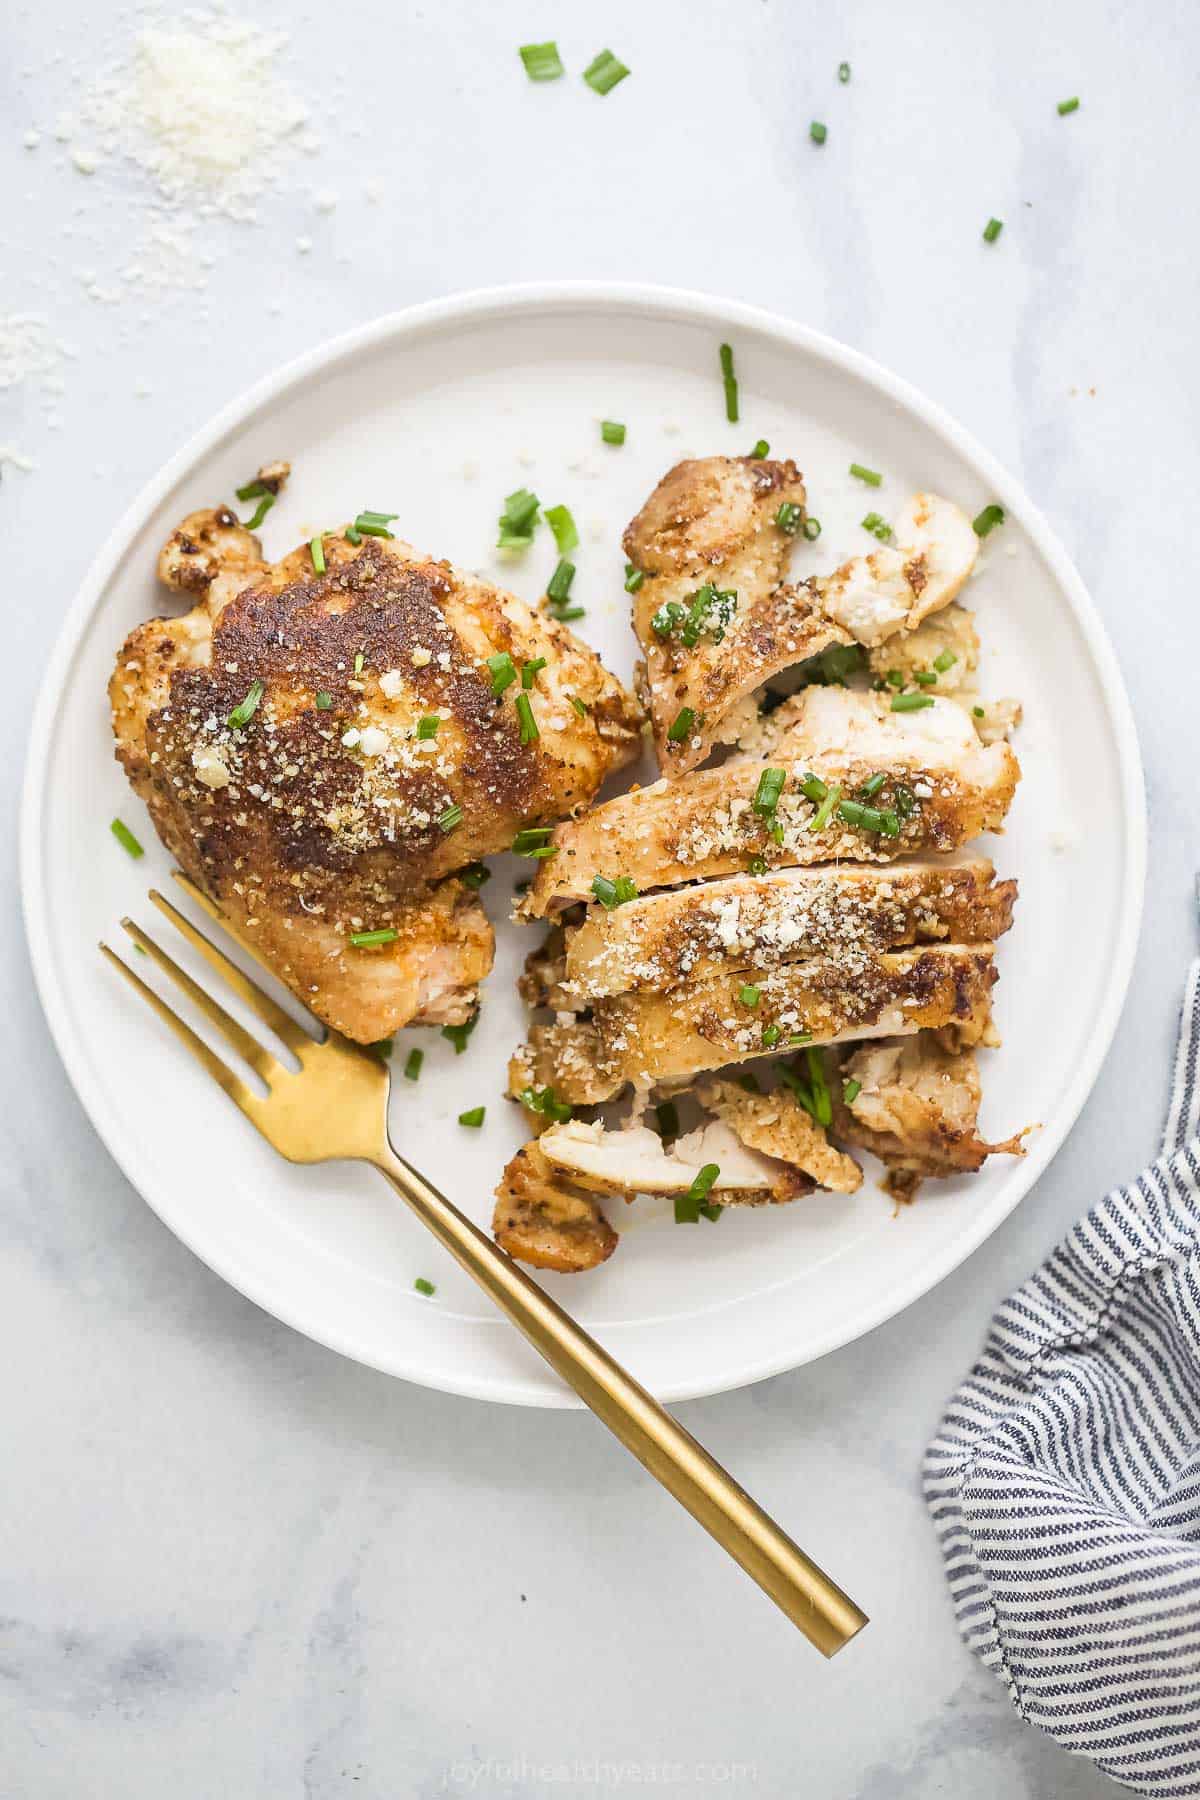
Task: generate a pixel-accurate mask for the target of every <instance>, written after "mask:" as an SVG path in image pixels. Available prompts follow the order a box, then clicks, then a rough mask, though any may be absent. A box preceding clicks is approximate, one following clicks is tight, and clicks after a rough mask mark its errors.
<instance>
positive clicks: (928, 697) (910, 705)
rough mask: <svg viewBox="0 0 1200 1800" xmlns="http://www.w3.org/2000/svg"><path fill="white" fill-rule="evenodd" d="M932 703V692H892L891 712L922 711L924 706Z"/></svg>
mask: <svg viewBox="0 0 1200 1800" xmlns="http://www.w3.org/2000/svg"><path fill="white" fill-rule="evenodd" d="M932 705H933V695H932V694H893V695H892V711H893V712H922V711H923V710H924V709H925V707H927V706H932Z"/></svg>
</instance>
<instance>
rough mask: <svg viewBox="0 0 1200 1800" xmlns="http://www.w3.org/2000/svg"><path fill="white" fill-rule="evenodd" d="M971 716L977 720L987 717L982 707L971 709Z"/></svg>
mask: <svg viewBox="0 0 1200 1800" xmlns="http://www.w3.org/2000/svg"><path fill="white" fill-rule="evenodd" d="M971 716H972V718H975V719H982V718H984V717H985V716H986V715H985V713H984V710H983V708H982V706H973V707H972V708H971Z"/></svg>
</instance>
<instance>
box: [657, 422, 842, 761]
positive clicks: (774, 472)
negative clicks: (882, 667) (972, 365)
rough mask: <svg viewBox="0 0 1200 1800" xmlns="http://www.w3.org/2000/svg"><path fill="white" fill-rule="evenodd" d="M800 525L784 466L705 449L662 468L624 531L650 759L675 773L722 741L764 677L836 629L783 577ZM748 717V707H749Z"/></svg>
mask: <svg viewBox="0 0 1200 1800" xmlns="http://www.w3.org/2000/svg"><path fill="white" fill-rule="evenodd" d="M803 522H804V484H803V481H802V480H801V477H800V474H799V471H798V470H797V468H796V465H795V463H792V462H770V461H767V460H766V459H762V460H759V459H756V458H755V457H752V456H707V457H703V458H701V459H699V460H697V461H694V462H682V463H679V464H677V465H676V467H675V468H673V469H672V470H670V472H669V473H668V474H666V475H664V476H663V479H662V480H661V481H660V482H659V484H658V486H657V487H656V488H655V490H654V492H653V493H652V494H651V496H650V498H649V500H647V502H646V504H645V506H643V508H642V510H641V511H640V512H639V513H638V515H637V517H636V518H635V519H633V520H632V522H631V523H630V524H629V526H628V527H627V528H626V531H625V540H624V542H625V553H626V555H627V556H628V558H629V560H630V562H631V564H632V565H633V568H634V569H635V570H636V571H637V573H638V574H640V575H641V576H642V577H643V580H642V582H641V584H640V585H639V586H638V588H637V591H636V595H635V598H634V602H633V623H634V631H635V632H636V634H637V639H638V642H639V644H640V645H641V648H642V652H643V654H644V656H645V659H646V662H645V690H646V699H647V702H648V707H649V711H650V716H651V720H652V722H653V726H654V745H655V751H656V753H657V756H658V764H659V767H660V768H661V769H662V770H663V771H664V772H665V773H667V774H669V775H678V774H682V773H683V772H684V771H685V770H687V769H691V768H694V767H695V765H696V764H697V763H700V762H703V760H704V758H705V757H706V756H707V755H708V753H709V751H710V750H711V749H712V748H713V746H714V745H715V744H721V743H729V742H731V741H732V740H734V739H735V738H736V737H737V735H738V732H739V729H740V728H741V726H742V725H743V724H744V723H745V722H746V716H745V707H744V704H743V703H744V702H747V701H750V700H751V697H752V696H753V694H754V693H755V690H756V689H758V688H759V687H761V686H762V684H763V683H764V682H765V681H767V680H768V679H769V678H770V677H771V676H772V675H775V674H777V673H778V672H779V671H780V670H782V669H787V668H791V667H792V666H793V665H794V664H796V663H800V662H804V661H806V660H807V659H808V658H809V657H812V656H815V655H816V654H817V653H818V652H819V651H821V650H824V649H826V648H827V647H828V646H829V645H832V644H847V643H849V642H850V639H849V636H848V634H847V633H846V632H845V631H844V630H842V629H841V627H840V626H838V625H837V624H836V623H835V622H834V621H833V620H831V619H830V618H829V617H828V616H826V614H825V612H824V611H823V610H822V608H821V606H820V604H819V603H818V601H817V600H816V599H815V598H814V596H813V594H811V593H810V592H809V591H808V590H807V589H806V588H803V587H787V586H784V585H783V581H784V574H785V572H786V569H787V562H788V556H789V553H790V551H791V547H792V544H793V543H794V541H795V536H796V533H797V531H798V530H799V529H800V528H801V526H802V525H803ZM750 716H751V717H752V716H753V713H752V712H751V714H750Z"/></svg>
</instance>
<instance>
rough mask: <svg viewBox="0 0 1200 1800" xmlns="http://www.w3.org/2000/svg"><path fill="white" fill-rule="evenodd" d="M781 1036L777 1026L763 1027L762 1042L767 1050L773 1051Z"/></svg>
mask: <svg viewBox="0 0 1200 1800" xmlns="http://www.w3.org/2000/svg"><path fill="white" fill-rule="evenodd" d="M782 1036H783V1033H782V1031H780V1029H779V1027H778V1025H764V1026H763V1034H762V1041H763V1043H764V1044H765V1045H766V1047H767V1049H768V1050H771V1049H773V1048H774V1046H775V1045H776V1044H777V1043H778V1042H779V1040H780V1038H781V1037H782Z"/></svg>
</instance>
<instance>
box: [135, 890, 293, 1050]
mask: <svg viewBox="0 0 1200 1800" xmlns="http://www.w3.org/2000/svg"><path fill="white" fill-rule="evenodd" d="M174 875H175V879H176V881H177V882H178V883H179V885H180V887H181V888H182V889H183V890H184V892H185V893H186V894H188V895H189V896H190V897H191V898H192V899H193V900H195V902H196V904H197V905H198V906H201V907H203V909H204V911H205V912H206V913H207V914H208V916H209V918H210V919H213V920H214V921H215V922H216V923H217V924H218V925H220V926H221V927H222V929H223V930H225V931H229V929H230V928H229V925H228V923H227V921H226V919H225V916H224V914H223V913H222V912H221V910H220V908H219V907H216V906H214V905H213V903H212V901H211V900H210V899H209V898H208V895H207V894H203V893H201V891H200V889H199V888H198V887H197V886H196V884H195V882H194V881H189V880H188V878H187V876H186V875H181V874H180V873H179V871H178V869H176V870H175V871H174ZM150 898H151V900H152V901H153V902H154V904H155V906H157V908H158V910H159V912H160V913H162V915H163V917H164V918H166V919H169V920H170V921H171V923H172V925H174V927H175V929H176V931H178V932H180V933H181V934H182V936H183V937H185V938H186V939H187V941H188V943H189V944H190V945H191V946H192V948H193V949H194V950H198V951H199V953H200V955H201V956H202V957H203V958H204V960H205V961H206V962H207V963H210V964H211V965H212V967H213V968H214V969H215V970H216V971H217V974H218V975H219V976H220V977H221V979H222V980H223V981H225V982H227V983H228V985H229V986H230V987H231V988H232V989H233V991H234V993H235V994H236V995H237V996H238V998H239V999H241V1000H244V1001H245V1002H246V1005H247V1006H248V1007H249V1008H250V1010H251V1012H253V1013H254V1014H255V1016H256V1017H257V1018H259V1019H261V1020H262V1022H263V1024H264V1025H269V1026H270V1028H271V1030H272V1031H273V1032H274V1033H275V1036H276V1037H277V1038H279V1039H280V1040H281V1041H282V1042H283V1043H285V1044H286V1045H287V1047H288V1049H289V1050H293V1051H295V1053H296V1054H297V1055H299V1054H300V1052H301V1051H302V1050H305V1049H309V1050H311V1049H312V1048H313V1045H314V1043H315V1041H316V1040H315V1039H314V1038H311V1037H310V1036H309V1034H308V1032H307V1031H305V1029H304V1027H303V1026H302V1025H297V1023H296V1021H295V1019H293V1018H292V1016H291V1014H290V1013H286V1012H284V1010H283V1008H282V1006H277V1005H276V1004H275V1002H274V1000H272V999H271V997H270V995H269V994H265V993H264V992H263V990H262V989H261V988H260V987H259V985H258V983H257V982H254V981H251V979H250V977H249V976H248V975H243V973H242V971H241V970H240V969H239V968H238V966H237V964H236V963H235V962H231V961H230V959H229V957H227V956H226V954H225V952H224V951H223V950H221V949H219V948H218V946H217V945H216V944H214V943H213V941H212V939H211V938H207V937H205V935H204V933H203V932H202V931H198V930H197V929H196V927H195V926H194V925H193V924H192V921H191V920H190V919H188V918H185V917H184V915H183V914H182V913H181V912H180V911H179V909H178V907H175V906H172V905H171V902H170V901H169V900H168V899H167V897H166V895H165V894H160V893H159V891H158V889H157V888H151V889H150ZM230 936H231V937H235V941H236V942H237V943H239V944H241V946H242V948H243V949H244V950H246V952H247V954H248V955H250V956H254V952H253V951H252V950H251V949H250V948H249V946H248V945H247V944H246V943H245V941H244V940H243V939H242V938H238V937H236V934H235V933H233V932H230ZM255 961H256V962H257V961H258V958H257V957H255Z"/></svg>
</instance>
